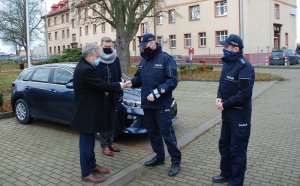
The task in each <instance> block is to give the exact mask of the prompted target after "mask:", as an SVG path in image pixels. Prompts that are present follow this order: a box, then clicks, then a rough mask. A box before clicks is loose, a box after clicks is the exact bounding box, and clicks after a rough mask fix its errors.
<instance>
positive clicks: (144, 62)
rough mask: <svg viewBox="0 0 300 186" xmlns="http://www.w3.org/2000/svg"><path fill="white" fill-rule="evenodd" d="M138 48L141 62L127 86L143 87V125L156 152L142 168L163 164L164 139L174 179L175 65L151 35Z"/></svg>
mask: <svg viewBox="0 0 300 186" xmlns="http://www.w3.org/2000/svg"><path fill="white" fill-rule="evenodd" d="M139 47H141V56H142V59H141V61H140V64H139V66H138V70H137V72H136V74H135V75H134V78H133V79H132V80H131V81H129V82H126V84H128V83H129V84H130V85H132V86H133V87H140V86H141V87H142V91H141V102H142V104H141V106H142V108H143V109H144V118H143V123H144V124H145V126H146V127H147V129H148V132H149V137H150V141H151V146H152V149H153V151H154V152H155V153H156V156H155V157H153V158H152V159H151V160H149V161H146V162H145V166H156V165H162V164H164V160H165V150H164V144H163V140H164V141H165V144H166V146H167V149H168V152H169V154H170V156H171V162H172V165H171V167H170V170H169V173H168V175H169V176H176V175H177V174H178V172H179V171H180V163H181V152H180V150H179V148H178V147H177V140H176V136H175V131H174V129H173V127H172V115H171V111H170V108H171V104H172V101H173V98H172V91H173V90H174V89H175V88H176V86H177V84H178V78H177V65H176V62H175V60H174V59H173V57H172V56H170V55H169V54H167V53H165V52H163V51H162V47H161V45H160V44H159V43H156V42H155V36H154V35H153V34H144V35H143V36H142V37H141V40H140V44H139ZM130 85H129V86H130Z"/></svg>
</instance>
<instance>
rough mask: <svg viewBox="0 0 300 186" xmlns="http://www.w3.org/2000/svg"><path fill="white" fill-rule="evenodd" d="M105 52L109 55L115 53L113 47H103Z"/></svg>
mask: <svg viewBox="0 0 300 186" xmlns="http://www.w3.org/2000/svg"><path fill="white" fill-rule="evenodd" d="M103 52H104V53H105V54H107V55H109V54H111V53H113V50H112V49H111V48H103Z"/></svg>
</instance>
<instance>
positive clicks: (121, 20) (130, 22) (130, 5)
mask: <svg viewBox="0 0 300 186" xmlns="http://www.w3.org/2000/svg"><path fill="white" fill-rule="evenodd" d="M163 2H164V0H85V1H82V0H80V1H79V0H77V3H75V6H76V7H77V8H78V9H80V8H81V7H88V8H89V9H92V10H93V11H94V15H93V16H92V17H88V16H86V15H84V16H79V17H81V21H84V22H85V23H98V24H99V23H101V22H107V23H109V24H110V25H111V26H112V27H113V28H115V29H116V49H117V52H118V56H119V58H120V61H121V65H122V70H123V71H124V72H127V67H128V66H130V51H129V44H130V42H131V41H132V39H133V38H134V37H135V36H136V33H137V32H138V30H139V26H140V24H141V22H142V21H143V20H144V19H145V18H146V17H153V15H154V14H155V11H153V10H154V9H159V7H161V6H160V5H161V4H162V3H163ZM95 5H96V6H95ZM82 12H84V11H82ZM151 15H152V16H151Z"/></svg>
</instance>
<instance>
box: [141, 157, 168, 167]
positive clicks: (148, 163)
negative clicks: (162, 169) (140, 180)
mask: <svg viewBox="0 0 300 186" xmlns="http://www.w3.org/2000/svg"><path fill="white" fill-rule="evenodd" d="M164 163H165V162H164V160H159V159H157V158H156V157H154V158H152V159H151V160H149V161H146V162H145V166H147V167H148V166H152V167H154V166H156V165H162V164H164Z"/></svg>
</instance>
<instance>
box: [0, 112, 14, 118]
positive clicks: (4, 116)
mask: <svg viewBox="0 0 300 186" xmlns="http://www.w3.org/2000/svg"><path fill="white" fill-rule="evenodd" d="M14 116H15V114H14V113H13V112H4V113H0V119H6V118H11V117H14Z"/></svg>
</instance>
